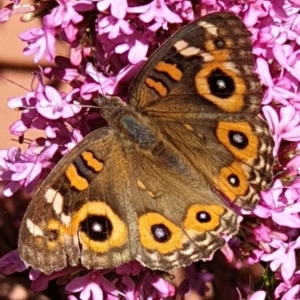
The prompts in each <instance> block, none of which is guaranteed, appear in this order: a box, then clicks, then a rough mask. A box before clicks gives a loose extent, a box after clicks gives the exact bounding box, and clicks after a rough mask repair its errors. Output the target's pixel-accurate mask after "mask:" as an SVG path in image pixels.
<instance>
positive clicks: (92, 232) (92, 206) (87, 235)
mask: <svg viewBox="0 0 300 300" xmlns="http://www.w3.org/2000/svg"><path fill="white" fill-rule="evenodd" d="M70 231H71V234H72V235H77V234H78V235H79V239H80V242H81V243H82V246H83V248H84V249H90V250H92V251H94V252H97V253H106V252H107V251H109V250H110V249H113V248H120V247H122V246H123V245H124V244H126V242H127V241H128V229H127V227H126V224H125V223H124V222H123V221H122V220H121V218H120V217H119V216H118V215H117V214H115V213H114V212H113V210H112V209H111V208H110V207H109V206H108V205H107V204H106V203H104V202H100V201H90V202H88V203H86V204H85V205H83V206H82V207H81V208H80V209H79V210H78V212H77V213H75V214H74V216H73V217H72V221H71V224H70Z"/></svg>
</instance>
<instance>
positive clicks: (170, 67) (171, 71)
mask: <svg viewBox="0 0 300 300" xmlns="http://www.w3.org/2000/svg"><path fill="white" fill-rule="evenodd" d="M155 70H156V71H158V72H163V73H166V74H168V75H169V76H170V77H171V78H172V79H173V80H175V81H179V80H180V79H181V77H182V72H181V71H180V70H179V69H178V68H177V66H176V65H175V64H168V63H166V62H164V61H160V62H159V63H158V64H157V65H156V66H155Z"/></svg>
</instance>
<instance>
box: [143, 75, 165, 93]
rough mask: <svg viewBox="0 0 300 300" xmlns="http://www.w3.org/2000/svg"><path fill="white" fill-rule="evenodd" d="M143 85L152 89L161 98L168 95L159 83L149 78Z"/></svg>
mask: <svg viewBox="0 0 300 300" xmlns="http://www.w3.org/2000/svg"><path fill="white" fill-rule="evenodd" d="M145 83H146V84H147V85H148V86H149V87H150V88H152V89H154V90H155V91H156V92H157V93H158V94H159V95H160V96H161V97H163V96H166V95H167V94H168V90H167V88H166V87H165V86H164V85H163V84H162V83H161V82H159V81H155V80H153V79H152V78H150V77H147V78H146V79H145Z"/></svg>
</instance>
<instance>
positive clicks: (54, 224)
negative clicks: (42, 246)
mask: <svg viewBox="0 0 300 300" xmlns="http://www.w3.org/2000/svg"><path fill="white" fill-rule="evenodd" d="M67 232H68V230H67V228H66V227H65V226H64V225H62V224H61V223H60V222H59V221H58V220H55V219H51V220H49V222H48V223H47V227H46V231H45V239H46V244H47V248H48V250H50V251H53V250H54V249H55V248H57V247H58V246H59V244H62V243H63V242H64V237H63V234H64V233H65V234H66V233H67Z"/></svg>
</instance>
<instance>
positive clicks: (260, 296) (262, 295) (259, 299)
mask: <svg viewBox="0 0 300 300" xmlns="http://www.w3.org/2000/svg"><path fill="white" fill-rule="evenodd" d="M266 296H267V293H266V292H265V291H257V292H255V293H254V294H252V295H251V296H250V297H247V300H264V299H266Z"/></svg>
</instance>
